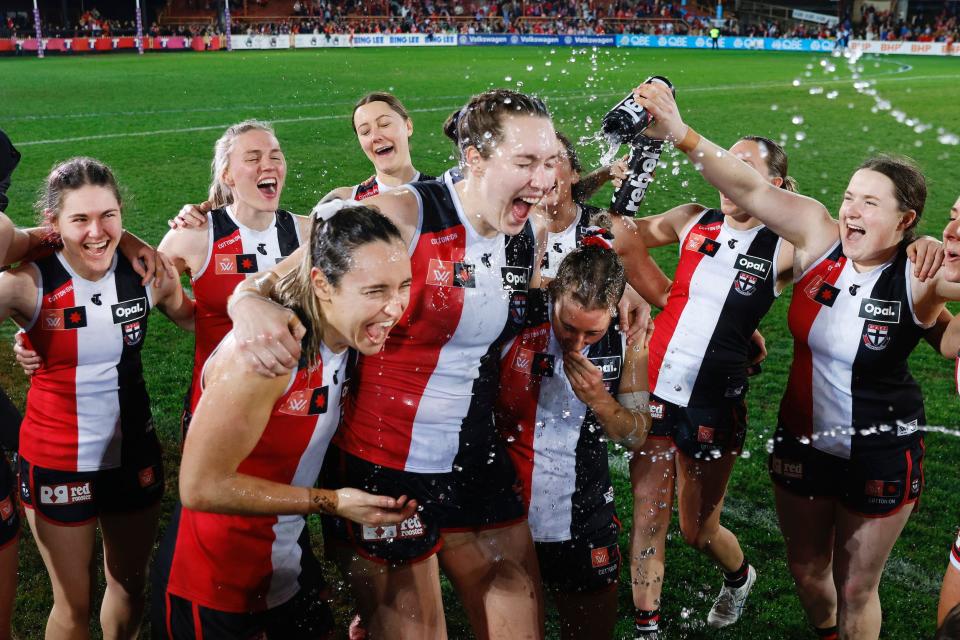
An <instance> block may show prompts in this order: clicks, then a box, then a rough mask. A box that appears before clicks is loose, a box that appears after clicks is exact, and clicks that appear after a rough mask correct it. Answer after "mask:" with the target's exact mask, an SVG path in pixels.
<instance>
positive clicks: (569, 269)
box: [547, 245, 627, 314]
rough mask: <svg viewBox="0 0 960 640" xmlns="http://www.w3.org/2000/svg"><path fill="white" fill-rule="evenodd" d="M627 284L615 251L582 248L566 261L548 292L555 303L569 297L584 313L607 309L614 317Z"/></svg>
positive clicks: (594, 247)
mask: <svg viewBox="0 0 960 640" xmlns="http://www.w3.org/2000/svg"><path fill="white" fill-rule="evenodd" d="M626 283H627V280H626V274H625V272H624V268H623V262H622V261H621V260H620V256H618V255H617V252H616V251H614V250H613V249H605V248H603V247H599V246H596V245H582V246H579V247H577V248H576V249H574V250H573V251H571V252H570V253H568V254H567V257H565V258H564V259H563V262H561V263H560V267H559V268H558V269H557V277H556V278H554V279H553V280H551V281H550V284H548V285H547V290H548V291H549V292H550V296H551V297H552V298H553V299H554V300H558V299H559V298H560V296H563V295H569V296H570V297H571V298H572V299H573V300H574V301H575V302H577V303H579V304H580V305H582V306H583V308H584V309H588V310H592V309H607V310H609V311H610V313H611V314H613V313H614V312H615V311H616V307H617V303H618V302H619V301H620V298H621V297H623V289H624V287H625V286H626Z"/></svg>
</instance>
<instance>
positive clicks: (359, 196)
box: [350, 171, 436, 201]
mask: <svg viewBox="0 0 960 640" xmlns="http://www.w3.org/2000/svg"><path fill="white" fill-rule="evenodd" d="M427 180H436V178H434V177H433V176H428V175H424V174H422V173H420V172H419V171H417V172H416V173H415V174H414V176H413V180H411V181H410V182H425V181H427ZM401 186H402V185H401ZM396 188H397V187H391V186H390V185H387V184H383V183H382V182H380V180H378V179H377V174H373V175H372V176H370V177H369V178H367V179H366V180H364V181H363V182H361V183H360V184H358V185H355V186H354V187H353V192H352V193H351V194H350V199H351V200H357V201H359V200H364V199H366V198H372V197H373V196H375V195H379V194H381V193H387V192H388V191H393V190H394V189H396Z"/></svg>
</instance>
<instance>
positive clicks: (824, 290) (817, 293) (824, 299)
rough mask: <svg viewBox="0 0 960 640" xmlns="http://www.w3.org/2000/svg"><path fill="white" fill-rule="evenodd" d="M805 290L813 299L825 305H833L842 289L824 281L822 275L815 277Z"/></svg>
mask: <svg viewBox="0 0 960 640" xmlns="http://www.w3.org/2000/svg"><path fill="white" fill-rule="evenodd" d="M804 291H805V293H806V294H807V296H808V297H809V298H810V299H811V300H813V301H814V302H818V303H820V304H822V305H823V306H825V307H832V306H833V303H834V302H836V301H837V296H838V295H839V294H840V289H838V288H837V287H835V286H833V285H832V284H829V283H827V282H824V281H823V277H822V276H817V277H816V278H814V279H813V281H812V282H811V283H810V284H809V285H808V286H807V288H806V289H804Z"/></svg>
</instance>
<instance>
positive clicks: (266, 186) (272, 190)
mask: <svg viewBox="0 0 960 640" xmlns="http://www.w3.org/2000/svg"><path fill="white" fill-rule="evenodd" d="M257 189H259V190H260V193H261V194H262V195H263V196H265V197H267V198H276V197H277V179H276V178H264V179H263V180H261V181H260V182H258V183H257Z"/></svg>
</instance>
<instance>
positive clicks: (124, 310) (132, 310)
mask: <svg viewBox="0 0 960 640" xmlns="http://www.w3.org/2000/svg"><path fill="white" fill-rule="evenodd" d="M110 313H111V315H112V316H113V324H120V323H122V322H130V321H131V320H140V319H141V318H143V317H144V316H145V315H147V299H146V298H136V299H134V300H125V301H123V302H119V303H117V304H112V305H110Z"/></svg>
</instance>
